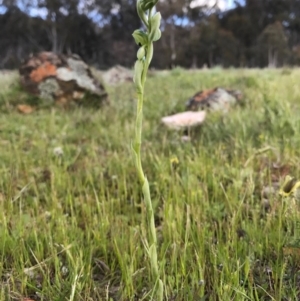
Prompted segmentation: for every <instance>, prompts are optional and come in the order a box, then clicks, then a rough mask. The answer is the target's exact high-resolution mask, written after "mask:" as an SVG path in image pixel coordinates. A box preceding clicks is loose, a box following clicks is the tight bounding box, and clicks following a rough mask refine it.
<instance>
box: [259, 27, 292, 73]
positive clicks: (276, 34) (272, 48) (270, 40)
mask: <svg viewBox="0 0 300 301" xmlns="http://www.w3.org/2000/svg"><path fill="white" fill-rule="evenodd" d="M257 55H258V59H259V62H260V65H261V66H265V65H266V63H267V65H268V67H270V68H271V67H278V66H282V65H284V64H287V63H288V61H289V56H290V51H289V47H288V38H287V36H286V34H285V32H284V28H283V26H282V24H281V23H280V22H279V21H277V22H275V23H273V24H269V25H268V26H267V27H266V28H265V29H264V30H263V32H262V33H261V34H260V35H259V37H258V41H257Z"/></svg>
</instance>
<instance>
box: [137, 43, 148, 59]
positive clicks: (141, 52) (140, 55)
mask: <svg viewBox="0 0 300 301" xmlns="http://www.w3.org/2000/svg"><path fill="white" fill-rule="evenodd" d="M145 55H146V50H145V46H142V47H140V49H139V50H138V52H137V54H136V56H137V58H138V60H142V59H143V58H144V57H145Z"/></svg>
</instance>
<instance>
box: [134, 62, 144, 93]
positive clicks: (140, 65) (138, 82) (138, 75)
mask: <svg viewBox="0 0 300 301" xmlns="http://www.w3.org/2000/svg"><path fill="white" fill-rule="evenodd" d="M143 70H144V62H143V61H140V60H137V61H136V62H135V65H134V77H133V81H134V83H135V86H136V89H137V92H138V93H142V91H143V87H142V74H143Z"/></svg>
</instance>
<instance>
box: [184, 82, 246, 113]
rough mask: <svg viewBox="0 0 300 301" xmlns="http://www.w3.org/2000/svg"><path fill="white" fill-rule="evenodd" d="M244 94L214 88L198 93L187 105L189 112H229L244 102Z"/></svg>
mask: <svg viewBox="0 0 300 301" xmlns="http://www.w3.org/2000/svg"><path fill="white" fill-rule="evenodd" d="M242 97H243V94H242V93H241V92H240V91H239V90H228V89H224V88H219V87H217V88H214V89H210V90H204V91H200V92H198V93H196V94H195V95H194V96H193V97H192V98H190V99H189V100H188V101H187V103H186V109H187V110H188V111H190V110H191V111H197V110H209V111H222V112H224V113H226V112H228V110H229V108H230V107H231V106H233V105H234V104H235V103H237V102H240V101H241V100H242Z"/></svg>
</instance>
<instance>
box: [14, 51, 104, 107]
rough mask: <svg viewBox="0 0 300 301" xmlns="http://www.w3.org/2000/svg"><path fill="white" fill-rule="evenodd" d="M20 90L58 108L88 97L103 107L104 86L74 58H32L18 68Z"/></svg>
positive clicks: (49, 54) (42, 55)
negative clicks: (92, 96)
mask: <svg viewBox="0 0 300 301" xmlns="http://www.w3.org/2000/svg"><path fill="white" fill-rule="evenodd" d="M19 73H20V77H21V79H20V80H21V85H22V87H23V88H24V89H25V90H26V91H27V92H28V93H30V94H32V95H35V96H38V97H40V98H42V99H44V100H46V101H49V102H53V103H56V104H60V105H68V104H69V103H71V102H74V101H75V102H78V101H79V100H81V99H83V98H84V96H85V95H86V94H87V93H89V94H91V95H94V96H96V98H97V101H98V99H99V102H100V103H102V102H103V101H106V100H107V97H108V95H107V93H106V91H105V88H104V86H103V85H102V84H101V83H100V82H99V81H98V80H97V79H96V78H95V77H94V76H93V74H92V72H91V70H90V68H89V67H88V65H87V64H86V63H85V62H83V61H82V60H81V59H80V57H79V56H77V55H71V56H66V55H58V54H55V53H52V52H40V53H37V54H34V55H31V56H30V57H29V58H28V59H26V60H25V61H24V62H23V64H22V65H21V66H20V68H19Z"/></svg>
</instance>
